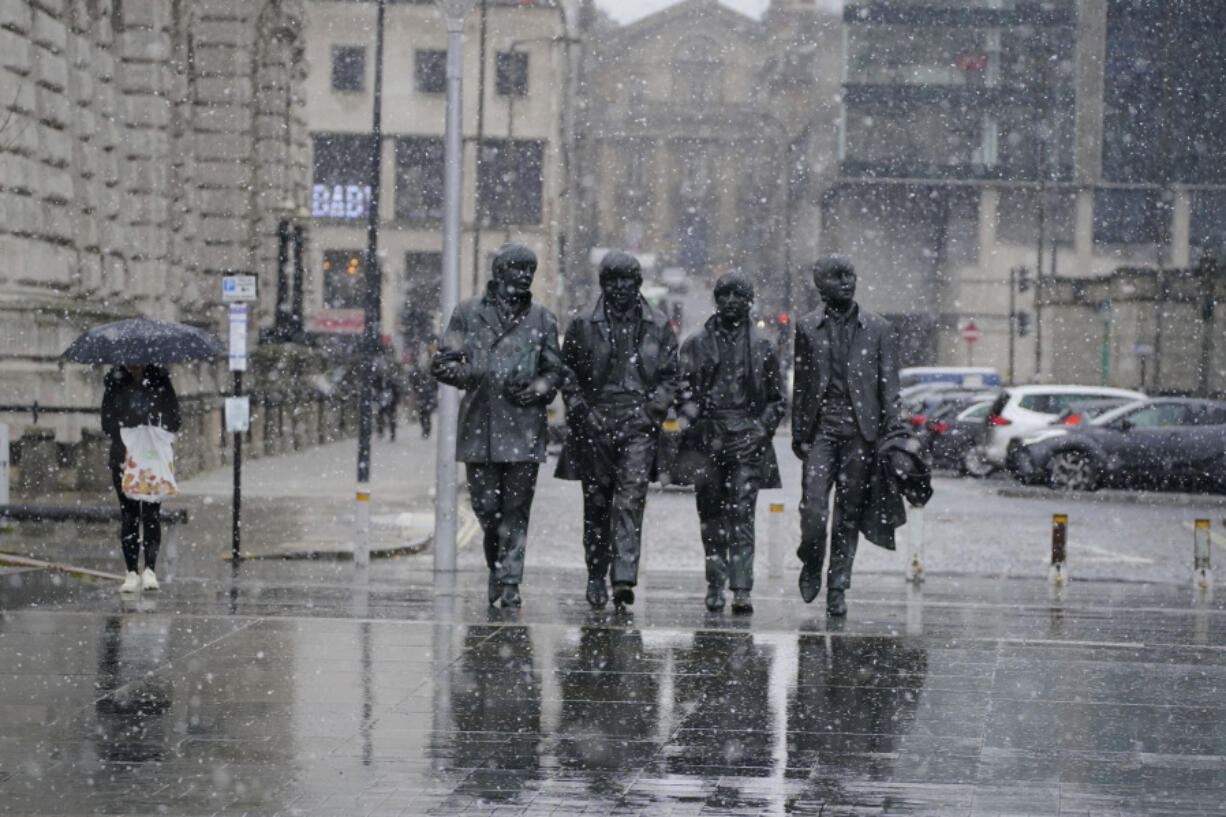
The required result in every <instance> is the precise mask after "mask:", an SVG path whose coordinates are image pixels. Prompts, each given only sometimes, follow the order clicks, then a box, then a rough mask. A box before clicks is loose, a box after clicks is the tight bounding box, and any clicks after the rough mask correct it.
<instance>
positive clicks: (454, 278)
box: [380, 0, 476, 573]
mask: <svg viewBox="0 0 1226 817" xmlns="http://www.w3.org/2000/svg"><path fill="white" fill-rule="evenodd" d="M382 2H383V0H380V4H382ZM474 5H476V0H439V3H438V6H439V8H440V9H441V10H442V12H443V20H444V21H445V23H446V25H447V113H446V128H445V130H444V135H443V280H442V285H441V286H440V288H439V313H440V315H441V319H442V320H443V322H444V324H443V330H444V331H446V321H448V320H449V319H450V318H451V313H452V312H454V311H455V308H456V304H457V303H459V300H460V187H461V184H462V182H463V174H462V171H463V162H464V143H463V139H462V134H461V131H460V126H461V119H460V114H461V110H462V108H461V105H460V91H461V87H462V77H463V68H464V61H463V56H462V55H463V34H464V18H465V17H466V16H467V15H468V13H469V12H470V11H472V9H473V6H474ZM459 408H460V395H459V392H458V391H456V389H455V388H454V387H453V386H447V385H444V384H441V383H440V384H439V399H438V456H437V458H436V459H437V465H436V472H435V493H434V570H435V571H436V572H440V573H451V572H454V571H455V568H456V461H455V444H456V431H457V426H458V422H459V421H458V415H459Z"/></svg>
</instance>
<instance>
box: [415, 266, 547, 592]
mask: <svg viewBox="0 0 1226 817" xmlns="http://www.w3.org/2000/svg"><path fill="white" fill-rule="evenodd" d="M535 274H536V255H535V253H533V252H532V250H530V249H529V248H527V247H525V246H524V245H522V244H504V245H503V246H502V248H501V249H500V250H499V251H498V254H497V255H496V256H495V257H494V263H493V277H492V280H490V281H489V283H488V284H487V285H486V291H485V294H484V295H482V296H480V297H476V298H469V299H468V300H466V301H464V302H462V303H461V304H460V305H459V306H457V307H456V309H455V312H453V313H452V315H451V318H450V321H449V323H448V324H447V330H446V332H445V333H444V335H443V338H442V340H441V341H440V343H439V346H438V351H437V352H436V353H435V355H434V362H433V364H432V367H431V368H432V371H433V373H434V376H435V377H437V378H438V379H439V380H440V381H441V382H443V383H447V384H448V385H451V386H455V387H456V388H458V389H462V390H463V391H464V398H463V400H462V401H461V402H460V417H459V430H458V432H459V433H458V436H457V439H456V459H457V460H459V461H460V462H463V463H465V466H466V471H467V474H468V493H469V497H470V499H471V501H472V506H473V512H474V513H475V514H476V516H477V520H478V521H479V522H480V523H481V529H482V531H483V532H484V535H485V539H484V542H485V561H486V565H487V566H488V567H489V585H488V596H489V603H490V605H491V606H493V605H495V604H501V605H502V607H504V608H510V607H519V606H520V605H521V604H522V600H521V598H520V595H519V585H520V582H521V580H522V579H523V572H524V552H525V549H526V546H527V539H528V515H529V512H530V510H531V508H532V497H533V495H534V493H535V492H536V476H537V470H538V469H539V468H540V464H541V463H542V462H544V461H545V434H546V428H545V426H546V416H545V407H546V406H548V405H549V403H550V401H551V400H553V398H554V396H555V395H556V394H557V389H558V386H559V384H560V383H561V382H562V380H563V379H564V377H565V368H564V367H563V365H562V361H561V357H560V355H559V350H558V319H557V318H555V317H554V315H553V313H552V312H550V311H549V310H548V309H546V308H545V307H543V306H539V305H537V304H534V303H532V290H531V286H532V279H533V276H534V275H535Z"/></svg>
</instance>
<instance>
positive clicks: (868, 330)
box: [792, 255, 902, 616]
mask: <svg viewBox="0 0 1226 817" xmlns="http://www.w3.org/2000/svg"><path fill="white" fill-rule="evenodd" d="M813 282H814V283H815V284H816V285H817V290H818V292H819V293H820V295H821V296H822V301H823V303H822V305H821V306H820V307H819V308H818V309H817V310H815V311H814V312H811V313H810V314H808V315H805V316H804V317H803V318H801V319H800V320H799V321H798V322H797V324H796V345H795V356H796V373H795V384H794V389H793V394H792V451H793V452H794V453H795V454H796V456H797V457H799V458H800V459H801V460H803V461H804V477H803V483H802V493H801V500H800V548H799V550H798V551H797V555H798V556H799V557H800V561H801V563H802V567H801V571H800V595H801V597H802V598H803V599H804V600H805V602H811V601H813V599H815V598H817V594H818V593H819V592H820V590H821V587H822V563H823V561H824V558H825V553H826V521H827V510H826V509H827V503H828V501H829V497H830V490H831V488H832V487H833V488H834V491H835V495H834V521H833V524H832V525H831V529H830V564H829V568H828V569H827V571H826V586H827V590H826V612H827V613H828V614H829V615H833V616H842V615H846V613H847V602H846V600H845V599H844V592H845V591H846V590H847V588H848V587H850V586H851V565H852V561H853V560H854V559H855V557H856V545H857V542H858V538H859V526H860V520H861V516H862V514H863V513H864V510H865V504H866V502H867V501H868V495H869V484H870V480H871V477H872V472H873V468H874V467H875V464H876V460H877V447H878V444H879V442H880V441H881V440H883V439H884V438H886V437H887V436H888V435H891V434H894V433H897V432H898V431H900V430H901V429H902V421H901V419H900V416H899V404H898V339H897V335H896V333H895V331H894V329H893V327H892V326H891V325H890V323H889V321H887V320H886V319H885V318H882V317H880V316H878V315H874V314H873V313H871V312H868V311H867V310H864V309H861V308H860V307H859V305H858V304H857V303H856V301H855V294H856V271H855V267H854V266H853V265H852V263H851V261H850V260H848V259H847V258H843V257H841V256H836V255H829V256H825V257H823V258H820V259H819V260H818V261H817V263H816V264H814V266H813Z"/></svg>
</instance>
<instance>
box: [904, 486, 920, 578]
mask: <svg viewBox="0 0 1226 817" xmlns="http://www.w3.org/2000/svg"><path fill="white" fill-rule="evenodd" d="M906 527H907V550H908V551H909V553H908V558H907V581H909V582H914V583H916V584H918V583H919V582H922V581H923V580H924V509H923V508H921V507H918V506H915V505H910V504H908V506H907V526H906Z"/></svg>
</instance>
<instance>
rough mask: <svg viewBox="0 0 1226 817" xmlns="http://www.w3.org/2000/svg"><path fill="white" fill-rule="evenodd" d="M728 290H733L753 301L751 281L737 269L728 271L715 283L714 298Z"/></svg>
mask: <svg viewBox="0 0 1226 817" xmlns="http://www.w3.org/2000/svg"><path fill="white" fill-rule="evenodd" d="M728 289H735V290H736V291H738V292H740V293H741V294H742V295H745V296H746V297H747V298H749V299H750V300H753V281H752V280H751V279H750V277H749V276H748V275H746V274H745V273H744V272H743V271H741V270H739V269H734V270H728V271H727V272H725V273H724V274H723V275H721V276H719V279H718V280H717V281H716V282H715V296H716V297H717V298H718V297H719V294H720V293H721V292H723V291H725V290H728Z"/></svg>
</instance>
